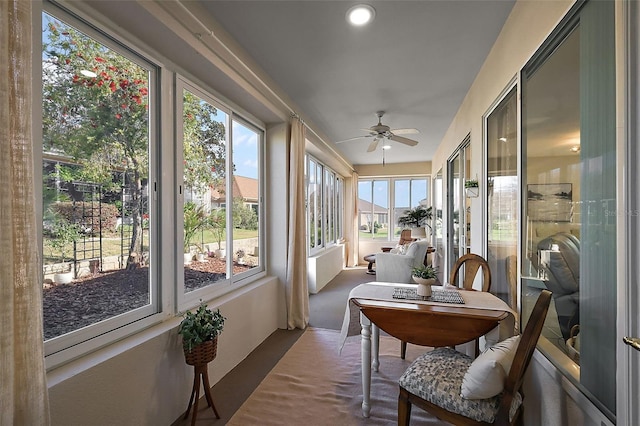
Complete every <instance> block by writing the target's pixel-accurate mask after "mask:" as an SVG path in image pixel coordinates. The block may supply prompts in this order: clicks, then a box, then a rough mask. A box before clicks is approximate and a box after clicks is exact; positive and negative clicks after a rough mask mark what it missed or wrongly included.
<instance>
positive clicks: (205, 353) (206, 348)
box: [183, 336, 218, 365]
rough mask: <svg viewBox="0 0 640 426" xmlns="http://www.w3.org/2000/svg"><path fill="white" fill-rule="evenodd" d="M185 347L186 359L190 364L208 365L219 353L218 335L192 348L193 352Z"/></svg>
mask: <svg viewBox="0 0 640 426" xmlns="http://www.w3.org/2000/svg"><path fill="white" fill-rule="evenodd" d="M183 349H184V360H185V361H186V363H187V364H189V365H206V364H208V363H210V362H211V361H213V360H214V358H215V357H216V355H217V354H218V337H217V336H216V337H215V338H214V339H213V340H207V341H206V342H204V343H201V344H199V345H198V346H195V347H193V348H192V349H191V352H189V351H188V350H187V348H183Z"/></svg>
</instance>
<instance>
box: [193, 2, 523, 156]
mask: <svg viewBox="0 0 640 426" xmlns="http://www.w3.org/2000/svg"><path fill="white" fill-rule="evenodd" d="M356 3H358V2H354V1H206V2H202V6H203V7H205V8H206V9H207V10H208V11H210V12H211V13H212V14H213V15H214V18H215V19H216V20H217V21H218V22H219V23H220V24H221V25H222V26H223V27H224V29H225V30H226V31H227V32H228V33H229V34H230V35H231V36H232V37H233V38H234V39H235V40H236V41H237V42H238V43H239V44H240V45H241V46H242V47H243V48H244V49H246V51H247V52H248V53H249V55H250V56H251V57H252V58H253V59H254V60H255V61H256V62H257V63H258V64H259V65H260V66H261V67H262V68H263V70H264V71H266V73H267V74H268V75H269V76H270V77H271V78H272V79H273V80H274V81H275V82H276V83H277V84H278V85H279V86H280V87H281V88H282V89H283V90H284V91H285V92H286V93H287V94H288V95H289V97H290V98H291V99H292V100H293V101H294V102H295V103H296V104H297V105H298V106H299V107H300V109H301V110H302V111H303V112H304V114H305V115H306V116H307V117H310V119H311V121H312V122H313V123H314V124H315V125H316V126H318V128H319V129H320V130H321V131H322V132H323V133H324V134H326V135H327V136H328V137H329V138H330V139H331V140H330V141H328V142H331V143H333V142H335V141H338V140H342V139H347V138H351V137H354V136H360V135H363V134H365V133H364V132H363V131H362V130H361V129H363V128H364V129H366V128H368V127H370V126H373V125H374V124H376V123H377V118H376V115H375V112H376V111H378V110H384V111H386V114H385V116H384V117H383V119H382V122H383V124H387V125H388V126H390V127H391V128H392V129H395V128H407V127H408V128H417V129H419V130H420V134H418V135H405V136H406V137H409V138H412V139H415V140H417V141H419V144H418V145H417V146H415V147H408V146H405V145H401V144H398V143H395V142H392V143H391V144H392V148H391V149H390V150H387V151H385V157H386V158H385V160H386V162H387V163H394V162H396V163H400V162H412V161H428V160H430V159H431V158H432V156H433V153H434V152H435V149H436V147H437V146H438V144H439V143H440V141H441V139H442V137H443V135H444V134H445V132H446V130H447V128H448V127H449V124H450V123H451V120H452V119H453V117H454V115H455V114H456V112H457V110H458V108H459V106H460V104H461V102H462V100H463V98H464V96H465V94H466V93H467V91H468V89H469V87H470V86H471V84H472V82H473V79H474V78H475V76H476V74H477V72H478V71H479V70H480V67H481V66H482V64H483V62H484V59H485V58H486V56H487V54H488V53H489V50H490V49H491V46H492V45H493V43H494V41H495V39H496V38H497V36H498V34H499V32H500V30H501V29H502V26H503V24H504V21H505V19H506V18H507V16H508V14H509V13H510V11H511V8H512V6H513V4H514V1H511V0H500V1H487V0H474V1H462V0H450V1H368V2H367V3H368V4H370V5H372V6H373V7H374V8H375V10H376V18H375V20H374V22H373V23H371V24H370V25H369V26H367V27H364V28H355V27H350V26H349V25H348V24H347V22H346V20H345V14H346V11H347V10H348V9H349V8H350V7H351V6H352V5H354V4H356ZM370 141H371V139H359V140H355V141H352V142H348V143H344V144H339V145H336V150H337V151H338V152H341V153H342V154H343V155H344V156H345V158H347V159H348V160H349V161H350V162H351V163H353V164H376V163H380V162H381V161H382V151H381V149H380V148H378V149H377V150H376V151H375V152H373V153H367V152H366V150H367V147H368V146H369V143H370Z"/></svg>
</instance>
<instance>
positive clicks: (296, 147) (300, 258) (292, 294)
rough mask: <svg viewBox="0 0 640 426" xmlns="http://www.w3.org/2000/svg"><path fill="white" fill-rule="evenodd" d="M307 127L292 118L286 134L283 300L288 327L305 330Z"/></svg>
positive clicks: (306, 301)
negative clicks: (284, 273)
mask: <svg viewBox="0 0 640 426" xmlns="http://www.w3.org/2000/svg"><path fill="white" fill-rule="evenodd" d="M305 140H306V127H305V125H304V123H303V122H302V121H301V120H300V118H298V117H293V118H292V119H291V132H290V133H289V140H288V145H289V174H288V176H289V183H288V186H289V227H288V234H287V240H288V244H287V281H286V284H285V297H286V305H287V328H288V329H290V330H291V329H294V328H300V329H304V328H305V327H306V326H307V325H308V324H309V288H308V279H307V243H306V216H305V215H306V213H305V186H304V173H303V170H304V147H305Z"/></svg>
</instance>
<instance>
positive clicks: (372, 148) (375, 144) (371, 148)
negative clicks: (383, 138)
mask: <svg viewBox="0 0 640 426" xmlns="http://www.w3.org/2000/svg"><path fill="white" fill-rule="evenodd" d="M379 140H380V139H378V138H375V139H374V140H372V141H371V144H370V145H369V148H367V152H373V151H375V150H376V148H377V147H378V141H379Z"/></svg>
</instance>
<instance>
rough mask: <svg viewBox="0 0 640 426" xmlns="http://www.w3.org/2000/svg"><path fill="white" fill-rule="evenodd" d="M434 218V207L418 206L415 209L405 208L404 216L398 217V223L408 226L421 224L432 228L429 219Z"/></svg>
mask: <svg viewBox="0 0 640 426" xmlns="http://www.w3.org/2000/svg"><path fill="white" fill-rule="evenodd" d="M431 218H433V213H432V207H425V206H416V207H414V208H413V209H410V210H405V211H404V214H403V216H400V217H399V218H398V225H401V226H405V227H408V228H417V227H419V226H428V227H429V230H431V225H429V223H428V222H429V221H430V220H431Z"/></svg>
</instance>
